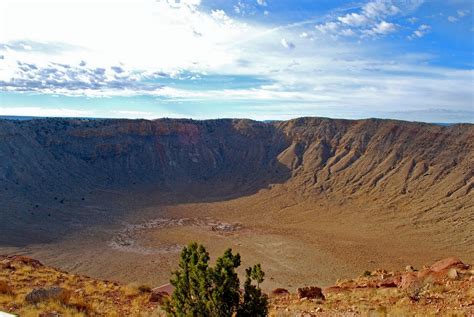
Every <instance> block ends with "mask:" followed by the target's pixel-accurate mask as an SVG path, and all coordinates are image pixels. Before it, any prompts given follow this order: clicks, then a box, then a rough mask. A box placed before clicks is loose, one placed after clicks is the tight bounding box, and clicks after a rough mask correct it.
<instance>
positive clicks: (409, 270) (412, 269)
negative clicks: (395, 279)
mask: <svg viewBox="0 0 474 317" xmlns="http://www.w3.org/2000/svg"><path fill="white" fill-rule="evenodd" d="M405 272H415V268H414V267H413V266H411V265H407V266H406V267H405Z"/></svg>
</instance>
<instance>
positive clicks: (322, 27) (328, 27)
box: [314, 22, 339, 33]
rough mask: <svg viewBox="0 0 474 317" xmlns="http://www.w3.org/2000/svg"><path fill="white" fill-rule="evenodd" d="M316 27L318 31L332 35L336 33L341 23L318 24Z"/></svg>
mask: <svg viewBox="0 0 474 317" xmlns="http://www.w3.org/2000/svg"><path fill="white" fill-rule="evenodd" d="M314 27H315V29H316V30H318V31H319V32H321V33H332V32H336V31H337V30H338V29H339V23H337V22H327V23H324V24H317V25H315V26H314Z"/></svg>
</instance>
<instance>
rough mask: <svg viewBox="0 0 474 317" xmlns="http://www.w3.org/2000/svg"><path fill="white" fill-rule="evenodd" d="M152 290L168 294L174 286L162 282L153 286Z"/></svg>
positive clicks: (171, 292)
mask: <svg viewBox="0 0 474 317" xmlns="http://www.w3.org/2000/svg"><path fill="white" fill-rule="evenodd" d="M151 291H152V292H162V293H166V294H168V295H171V294H173V291H174V286H173V285H171V284H169V283H168V284H163V285H161V286H158V287H155V288H154V289H152V290H151Z"/></svg>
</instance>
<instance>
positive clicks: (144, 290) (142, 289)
mask: <svg viewBox="0 0 474 317" xmlns="http://www.w3.org/2000/svg"><path fill="white" fill-rule="evenodd" d="M138 291H139V292H140V293H151V287H150V286H148V285H140V286H138Z"/></svg>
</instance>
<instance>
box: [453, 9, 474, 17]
mask: <svg viewBox="0 0 474 317" xmlns="http://www.w3.org/2000/svg"><path fill="white" fill-rule="evenodd" d="M456 12H457V14H458V16H459V17H461V18H462V17H465V16H466V15H468V14H469V13H470V12H471V11H470V10H457V11H456Z"/></svg>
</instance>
